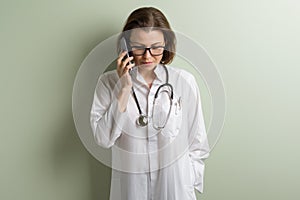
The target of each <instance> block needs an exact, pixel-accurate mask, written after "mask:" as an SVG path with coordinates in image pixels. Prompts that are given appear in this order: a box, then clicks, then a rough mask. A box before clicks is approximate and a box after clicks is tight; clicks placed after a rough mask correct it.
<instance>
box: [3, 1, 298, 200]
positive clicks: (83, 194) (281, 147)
mask: <svg viewBox="0 0 300 200" xmlns="http://www.w3.org/2000/svg"><path fill="white" fill-rule="evenodd" d="M142 5H153V6H155V7H158V8H160V9H161V10H162V11H164V12H165V13H166V15H167V17H168V18H169V20H170V22H171V24H172V26H173V28H174V29H175V30H176V31H179V32H181V33H184V34H186V35H188V36H190V37H191V38H193V39H194V40H195V41H196V42H198V43H199V44H201V45H203V46H204V47H205V49H206V50H207V51H208V53H209V55H210V56H211V58H212V59H213V60H214V62H215V63H216V65H217V66H218V69H219V72H220V74H221V76H222V78H223V81H224V85H225V88H226V96H227V114H226V120H225V125H224V129H223V132H222V136H221V138H220V140H219V142H218V144H217V146H216V147H215V149H214V150H213V151H212V153H211V157H210V158H209V159H208V160H207V161H206V163H207V168H206V176H205V193H204V194H201V195H199V194H198V197H199V199H203V200H220V199H222V200H241V199H242V200H253V199H259V200H266V199H273V200H287V199H299V197H300V194H299V189H298V187H299V183H298V180H299V178H300V172H299V169H300V159H299V158H300V147H299V146H300V145H299V141H300V134H299V133H300V131H299V130H300V125H299V124H300V123H299V122H298V120H299V113H300V106H299V103H298V102H299V101H300V92H299V88H298V87H297V86H299V85H300V79H299V77H298V76H299V75H298V74H299V73H300V69H299V67H300V59H299V52H300V39H299V35H300V26H299V24H300V14H299V13H300V3H299V2H298V1H295V0H275V1H274V0H273V1H272V0H260V1H258V0H254V1H253V0H228V1H221V0H218V1H216V0H213V1H203V0H197V1H196V0H191V1H179V0H177V1H175V0H173V1H171V0H160V1H158V0H152V1H150V0H127V1H116V0H110V1H108V0H105V1H103V0H85V1H83V0H73V1H71V0H66V1H57V0H51V1H50V0H45V1H37V0H36V1H33V0H27V1H21V0H19V1H17V0H0V58H1V68H0V69H1V71H0V92H1V100H0V102H1V103H0V110H1V119H0V123H1V125H0V127H1V132H0V133H1V140H0V156H1V164H0V199H1V200H16V199H22V200H32V199H34V200H40V199H43V200H48V199H49V200H53V199H57V200H88V199H91V200H96V199H97V200H102V199H103V200H105V199H107V198H108V192H109V180H110V169H109V168H108V167H106V166H104V165H102V164H101V163H100V162H98V161H97V160H96V159H94V158H93V157H92V156H91V155H90V154H89V153H88V152H87V150H86V149H85V148H84V147H83V145H82V143H81V141H80V139H79V137H78V135H77V132H76V130H75V127H74V122H73V118H72V107H71V102H72V88H73V83H74V79H75V76H76V72H77V70H78V69H79V66H80V64H81V62H82V61H83V59H84V58H85V57H86V55H87V54H88V53H89V52H90V51H91V50H92V49H93V48H94V47H95V46H96V45H97V44H98V43H99V42H101V41H103V40H104V39H106V38H107V37H109V36H111V35H112V34H115V33H117V32H119V31H120V30H121V27H122V25H123V24H124V20H125V19H126V17H127V15H128V14H129V13H130V12H131V11H132V10H133V9H135V8H137V7H140V6H142Z"/></svg>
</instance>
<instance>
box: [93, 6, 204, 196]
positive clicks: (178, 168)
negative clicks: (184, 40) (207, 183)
mask: <svg viewBox="0 0 300 200" xmlns="http://www.w3.org/2000/svg"><path fill="white" fill-rule="evenodd" d="M122 38H124V39H125V42H126V44H127V48H128V50H129V52H126V51H122V52H121V53H120V54H119V57H118V59H117V69H116V70H114V71H111V72H106V73H104V74H103V75H101V77H100V78H99V81H98V84H97V86H96V89H95V95H94V101H93V105H92V109H91V126H92V129H93V134H94V137H95V140H96V142H97V143H98V144H99V145H100V146H102V147H105V148H112V168H113V170H112V180H111V192H110V199H112V200H150V199H151V200H189V199H191V200H195V199H196V196H195V192H194V188H196V189H197V190H198V191H199V192H203V174H204V162H203V160H204V159H205V158H207V157H208V152H209V146H208V142H207V137H206V131H205V125H204V120H203V116H202V109H201V100H200V94H199V90H198V87H197V83H196V81H195V79H194V77H193V76H192V75H191V74H190V73H188V72H186V71H184V70H181V69H177V68H173V67H171V66H169V65H167V64H170V63H171V62H172V60H173V57H174V55H175V34H174V32H173V31H172V30H171V28H170V25H169V23H168V21H167V19H166V17H165V16H164V15H163V13H162V12H161V11H159V10H158V9H156V8H153V7H144V8H139V9H137V10H135V11H133V12H132V13H131V14H130V16H129V17H128V19H127V21H126V24H125V26H124V28H123V32H122V34H121V35H120V38H119V40H120V42H121V41H123V42H124V39H122ZM121 46H122V45H121ZM123 46H124V44H123ZM120 48H121V47H120V45H119V49H120ZM128 54H129V55H131V56H129V57H126V55H128Z"/></svg>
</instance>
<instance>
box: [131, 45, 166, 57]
mask: <svg viewBox="0 0 300 200" xmlns="http://www.w3.org/2000/svg"><path fill="white" fill-rule="evenodd" d="M133 48H139V49H144V52H143V53H140V54H135V53H134V52H133V50H132V49H133ZM153 48H162V49H163V50H162V53H160V54H153V53H152V52H151V49H153ZM147 51H149V53H150V55H151V56H160V55H163V53H164V51H165V46H154V47H145V48H140V47H139V46H131V51H130V52H131V53H132V54H133V55H134V56H143V55H145V53H146V52H147Z"/></svg>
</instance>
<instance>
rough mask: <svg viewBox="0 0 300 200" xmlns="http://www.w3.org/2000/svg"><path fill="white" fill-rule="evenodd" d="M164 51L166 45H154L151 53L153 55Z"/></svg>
mask: <svg viewBox="0 0 300 200" xmlns="http://www.w3.org/2000/svg"><path fill="white" fill-rule="evenodd" d="M163 52H164V47H152V48H151V54H152V55H153V56H156V55H157V56H158V55H161V54H162V53H163Z"/></svg>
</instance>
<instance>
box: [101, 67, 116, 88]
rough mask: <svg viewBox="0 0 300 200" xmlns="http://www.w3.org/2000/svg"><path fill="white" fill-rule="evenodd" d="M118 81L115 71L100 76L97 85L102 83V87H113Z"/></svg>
mask: <svg viewBox="0 0 300 200" xmlns="http://www.w3.org/2000/svg"><path fill="white" fill-rule="evenodd" d="M118 80H119V76H118V73H117V71H116V70H112V71H107V72H104V73H103V74H101V75H100V77H99V79H98V84H99V83H102V84H104V85H107V86H108V85H111V86H114V85H115V84H116V83H117V82H118Z"/></svg>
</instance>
